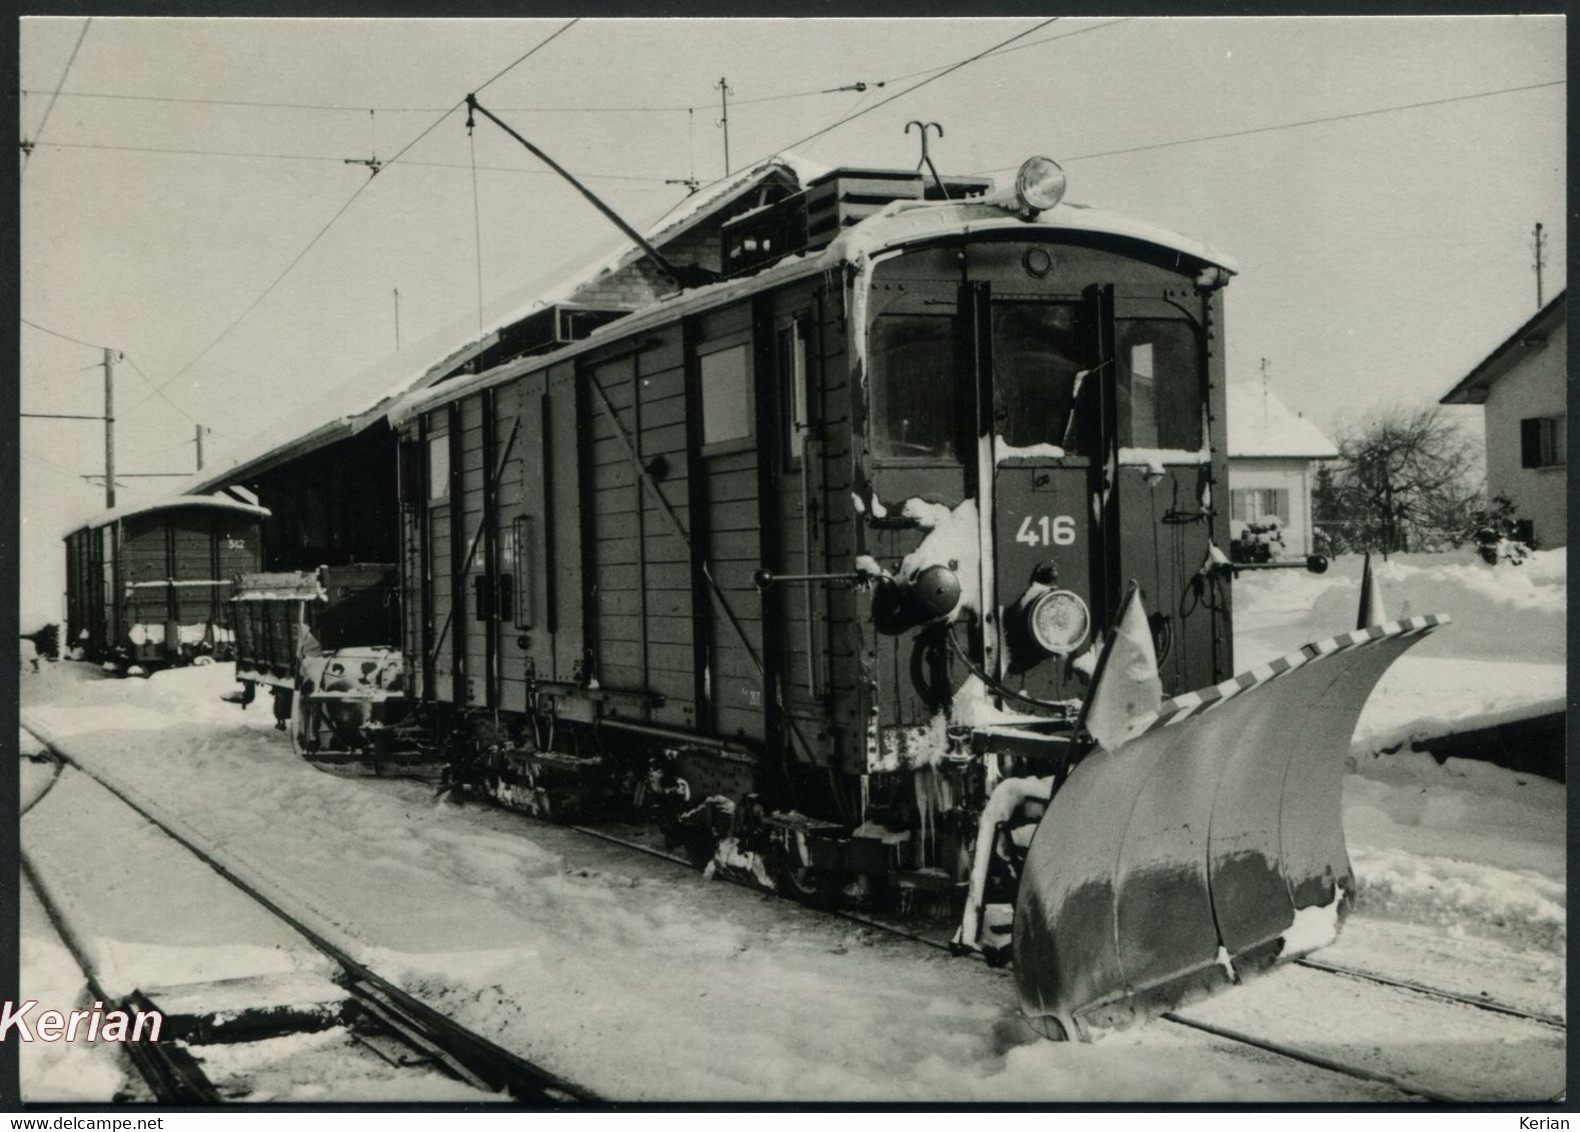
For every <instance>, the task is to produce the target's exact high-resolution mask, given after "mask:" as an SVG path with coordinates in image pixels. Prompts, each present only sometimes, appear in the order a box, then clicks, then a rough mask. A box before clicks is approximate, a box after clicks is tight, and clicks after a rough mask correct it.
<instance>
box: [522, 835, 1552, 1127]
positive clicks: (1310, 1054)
mask: <svg viewBox="0 0 1580 1132" xmlns="http://www.w3.org/2000/svg"><path fill="white" fill-rule="evenodd" d="M527 820H529V821H534V822H540V821H541V819H535V818H529V819H527ZM570 828H571V829H573V830H575V831H576V832H578V833H581V834H583V835H586V836H589V837H593V838H597V839H599V840H601V841H606V842H611V843H614V844H617V845H621V846H624V847H625V848H627V849H630V850H633V851H635V852H638V853H642V854H644V855H647V856H650V857H655V858H658V859H661V860H665V861H669V862H672V863H674V864H675V865H677V866H680V867H684V868H687V869H691V870H693V871H694V866H693V865H692V864H691V863H690V862H689V861H687V860H686V859H685V858H683V857H681V856H678V855H676V854H673V853H669V852H666V851H665V850H662V849H658V848H655V847H653V846H651V845H644V844H642V843H641V842H639V841H634V840H631V839H629V838H624V837H620V836H618V835H616V834H613V833H610V832H608V831H607V830H602V829H598V828H596V827H592V826H582V825H576V826H571V827H570ZM726 879H729V880H730V881H732V882H733V883H736V884H740V885H742V886H743V887H749V888H752V889H753V891H757V892H762V891H763V890H762V889H760V888H757V887H756V886H754V885H751V884H750V882H748V881H746V880H745V879H743V878H737V877H734V876H728V877H727V878H726ZM772 895H774V896H775V897H777V898H778V899H784V900H792V898H791V897H788V896H783V895H781V894H778V893H773V894H772ZM792 902H794V901H793V900H792ZM812 911H813V912H815V913H818V914H822V915H827V916H833V917H837V918H839V919H843V920H846V921H849V922H852V923H856V924H860V925H862V926H863V927H866V928H869V929H872V930H875V931H880V932H884V933H886V934H889V935H892V936H896V937H900V938H903V939H907V940H910V941H912V942H914V943H917V944H920V945H922V946H924V947H929V948H933V949H935V950H939V951H944V952H946V953H950V954H959V953H958V952H955V951H954V949H953V948H951V947H950V946H949V943H948V942H947V941H946V940H944V939H940V938H937V937H934V936H929V935H926V934H924V933H921V932H916V931H911V930H908V929H906V928H904V927H901V926H899V925H896V924H893V923H888V922H885V921H884V920H883V919H880V918H876V917H872V916H867V915H863V914H861V913H859V912H850V911H844V910H837V909H812ZM970 958H972V959H975V960H976V961H978V962H981V957H980V956H979V955H975V954H974V953H973V954H971V955H970ZM1290 966H1293V967H1299V968H1301V969H1303V970H1305V971H1310V972H1313V973H1315V974H1317V975H1320V976H1321V977H1323V978H1328V979H1334V980H1344V981H1347V982H1352V983H1360V984H1367V985H1371V986H1374V987H1382V988H1387V989H1388V990H1390V991H1393V992H1397V993H1400V994H1403V995H1407V996H1414V997H1417V998H1419V999H1421V1000H1431V1001H1433V1002H1438V1003H1451V1004H1453V1005H1455V1006H1458V1007H1469V1008H1473V1009H1475V1010H1478V1011H1482V1012H1485V1013H1487V1014H1490V1015H1495V1016H1501V1017H1503V1018H1507V1019H1511V1020H1518V1021H1519V1022H1520V1023H1525V1024H1529V1025H1533V1026H1537V1027H1541V1028H1542V1029H1545V1030H1548V1031H1554V1030H1556V1031H1558V1032H1564V1031H1566V1029H1567V1026H1566V1023H1565V1021H1564V1020H1563V1019H1562V1018H1560V1017H1557V1016H1555V1015H1551V1014H1545V1013H1541V1012H1535V1011H1530V1010H1525V1009H1522V1008H1521V1007H1518V1006H1514V1005H1511V1004H1509V1003H1504V1002H1499V1001H1497V1000H1496V999H1492V998H1490V997H1484V996H1483V997H1477V996H1472V995H1465V994H1461V993H1458V992H1456V991H1452V990H1447V989H1443V988H1439V987H1432V986H1428V985H1425V984H1423V983H1419V982H1414V981H1411V980H1408V979H1399V978H1394V977H1391V976H1387V975H1383V974H1380V973H1378V972H1373V971H1366V970H1362V969H1360V968H1356V967H1351V966H1345V965H1340V964H1334V963H1328V962H1325V961H1323V960H1320V959H1313V958H1309V957H1308V958H1301V959H1296V960H1293V961H1292V963H1291V964H1290ZM1162 1017H1163V1019H1164V1020H1165V1021H1167V1022H1169V1023H1170V1024H1172V1025H1176V1026H1180V1027H1184V1028H1187V1029H1192V1030H1196V1031H1198V1032H1201V1033H1205V1034H1210V1035H1212V1036H1214V1037H1216V1038H1218V1039H1220V1040H1224V1041H1229V1042H1234V1043H1236V1044H1239V1045H1245V1046H1249V1047H1252V1048H1255V1049H1259V1050H1262V1051H1264V1052H1267V1053H1272V1054H1275V1055H1277V1056H1279V1057H1282V1058H1287V1059H1290V1060H1292V1061H1297V1062H1300V1063H1302V1064H1305V1065H1310V1066H1313V1067H1316V1068H1319V1069H1325V1070H1328V1071H1329V1072H1333V1073H1339V1074H1342V1075H1344V1076H1347V1077H1351V1078H1354V1079H1356V1080H1359V1081H1367V1082H1371V1083H1373V1084H1381V1085H1385V1086H1388V1087H1390V1088H1392V1089H1395V1090H1397V1091H1398V1092H1399V1093H1401V1094H1403V1095H1404V1096H1406V1097H1412V1098H1415V1099H1418V1100H1421V1101H1427V1102H1432V1103H1442V1104H1458V1103H1463V1102H1465V1101H1466V1100H1470V1099H1475V1098H1473V1097H1468V1096H1466V1095H1465V1094H1463V1093H1456V1092H1453V1091H1451V1090H1448V1089H1443V1088H1439V1087H1435V1086H1434V1085H1432V1084H1429V1083H1423V1082H1421V1081H1418V1080H1412V1079H1411V1078H1410V1077H1409V1076H1406V1075H1401V1074H1399V1073H1396V1072H1389V1071H1387V1070H1386V1069H1377V1068H1373V1067H1370V1066H1368V1065H1366V1064H1363V1063H1362V1061H1361V1059H1360V1058H1358V1057H1357V1058H1349V1059H1346V1058H1343V1057H1337V1056H1334V1055H1333V1054H1331V1053H1328V1052H1323V1051H1322V1050H1321V1049H1318V1048H1312V1047H1311V1046H1307V1045H1303V1044H1301V1043H1300V1042H1299V1041H1291V1040H1283V1039H1281V1038H1279V1037H1274V1036H1269V1035H1268V1034H1266V1033H1257V1032H1254V1031H1253V1030H1251V1029H1249V1028H1245V1027H1242V1026H1237V1025H1231V1024H1225V1023H1222V1022H1219V1021H1213V1020H1207V1019H1203V1018H1199V1017H1195V1016H1193V1013H1192V1012H1191V1011H1190V1010H1188V1009H1186V1010H1177V1011H1170V1012H1168V1013H1166V1014H1164V1015H1163V1016H1162Z"/></svg>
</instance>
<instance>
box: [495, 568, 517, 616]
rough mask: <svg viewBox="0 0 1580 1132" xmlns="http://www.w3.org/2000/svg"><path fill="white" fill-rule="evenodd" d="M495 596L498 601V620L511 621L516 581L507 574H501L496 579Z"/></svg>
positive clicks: (514, 605) (514, 607) (514, 603)
mask: <svg viewBox="0 0 1580 1132" xmlns="http://www.w3.org/2000/svg"><path fill="white" fill-rule="evenodd" d="M497 581H498V586H497V591H498V592H497V594H496V597H497V599H498V601H499V619H500V620H501V621H511V620H513V619H514V613H515V609H516V580H515V579H514V578H512V577H511V576H510V575H509V574H501V575H499V578H498V579H497Z"/></svg>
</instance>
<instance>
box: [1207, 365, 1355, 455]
mask: <svg viewBox="0 0 1580 1132" xmlns="http://www.w3.org/2000/svg"><path fill="white" fill-rule="evenodd" d="M1228 393H1229V456H1230V458H1234V457H1236V456H1263V457H1270V456H1285V457H1303V458H1305V459H1309V460H1324V459H1330V458H1332V457H1334V456H1337V455H1338V454H1339V450H1338V448H1336V447H1335V446H1334V444H1333V441H1331V440H1329V439H1328V438H1327V437H1326V436H1325V435H1323V432H1322V430H1321V429H1320V428H1318V427H1317V426H1316V425H1315V424H1313V423H1312V422H1311V421H1308V420H1306V419H1305V418H1304V417H1301V416H1297V415H1296V414H1295V413H1293V412H1291V411H1290V409H1289V406H1288V405H1285V404H1284V403H1283V402H1282V401H1280V400H1279V399H1278V397H1277V396H1276V395H1274V394H1273V393H1272V392H1271V391H1268V390H1266V389H1265V388H1264V387H1263V385H1262V384H1261V383H1260V382H1254V381H1231V382H1230V383H1229V389H1228Z"/></svg>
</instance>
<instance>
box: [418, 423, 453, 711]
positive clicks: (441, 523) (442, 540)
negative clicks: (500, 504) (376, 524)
mask: <svg viewBox="0 0 1580 1132" xmlns="http://www.w3.org/2000/svg"><path fill="white" fill-rule="evenodd" d="M427 422H428V429H427V443H426V445H425V449H426V450H425V451H424V452H423V460H424V461H427V460H428V458H429V452H431V451H432V448H433V444H434V442H435V441H438V442H439V443H440V444H442V445H444V446H445V448H446V450H447V451H448V449H449V448H450V447H451V442H450V413H449V410H448V408H447V407H446V408H442V409H435V410H434V411H433V412H431V413H429V414H428V415H427ZM429 475H430V478H431V476H432V470H431V468H430V473H429ZM452 480H453V477H451V476H446V477H444V481H445V482H444V486H443V490H444V492H445V494H444V495H443V496H442V497H440V498H433V491H434V490H438V488H437V487H435V486H433V485H430V490H429V491H428V493H427V494H428V496H429V498H428V499H427V500H426V516H427V524H428V528H427V532H426V533H427V545H428V577H429V583H428V596H429V603H430V605H429V611H428V619H429V622H430V624H431V625H432V627H433V628H432V631H431V632H430V634H429V639H428V641H427V650H428V658H429V664H430V666H431V670H432V672H433V688H432V692H433V698H434V699H436V700H441V701H451V700H453V699H455V659H454V650H453V649H451V647H450V641H451V639H452V638H450V637H449V636H446V638H445V640H444V642H443V643H442V644H441V643H440V642H439V639H438V633H439V630H440V627H441V626H442V625H444V623H445V620H446V619H447V618H449V616H450V601H451V596H452V594H453V593H454V589H455V586H454V580H453V579H452V577H451V569H452V567H451V563H450V549H451V543H452V539H451V535H450V526H451V522H450V508H451V499H450V495H451V494H452V493H453V489H452V488H451V486H450V484H451V481H452Z"/></svg>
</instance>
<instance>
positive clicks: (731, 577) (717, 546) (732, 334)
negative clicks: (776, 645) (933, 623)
mask: <svg viewBox="0 0 1580 1132" xmlns="http://www.w3.org/2000/svg"><path fill="white" fill-rule="evenodd" d="M703 331H704V332H703V333H702V334H700V335H699V338H700V341H698V343H697V345H696V347H695V354H694V360H695V364H694V367H693V368H694V372H695V375H696V377H695V380H696V383H697V395H696V396H697V401H696V403H697V404H698V406H699V407H700V409H701V413H700V418H701V419H700V421H699V422H698V424H697V431H698V433H699V434H700V435H699V436H698V440H699V442H700V443H699V445H698V447H697V452H698V457H697V461H696V464H695V466H694V467H695V474H694V477H693V479H694V483H693V486H692V507H691V514H692V544H693V547H692V554H693V583H694V593H695V598H694V600H695V602H696V606H697V608H699V609H706V610H707V611H708V616H707V617H706V618H705V619H704V625H705V632H703V633H701V634H699V638H700V641H699V644H700V646H701V647H700V648H699V649H698V652H699V656H698V665H697V684H698V689H697V690H698V694H699V700H698V702H699V703H700V704H704V705H706V709H705V710H706V712H707V714H706V715H704V716H703V717H702V720H703V722H705V724H707V725H708V729H709V730H711V731H712V732H713V733H714V734H718V735H723V736H727V737H730V738H746V739H755V740H759V741H761V740H763V739H764V738H765V737H766V735H767V726H766V719H765V695H764V687H763V683H764V672H763V656H764V652H763V621H762V609H763V601H762V596H761V594H760V593H759V592H758V590H757V587H756V585H755V583H754V581H753V576H754V574H755V573H756V571H757V570H758V568H759V567H760V566H761V564H762V561H763V557H762V529H761V528H762V511H761V499H760V486H759V468H758V445H759V440H760V432H759V430H760V429H761V428H763V427H766V424H767V422H765V421H759V420H758V417H759V413H758V405H757V401H758V398H757V396H756V393H755V389H756V383H755V381H754V369H755V366H754V358H753V348H752V347H753V337H752V326H751V308H750V307H746V306H742V307H737V308H734V309H732V310H730V311H726V312H722V313H721V314H720V315H718V316H715V318H714V319H712V320H709V322H707V323H705V324H704V327H703Z"/></svg>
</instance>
